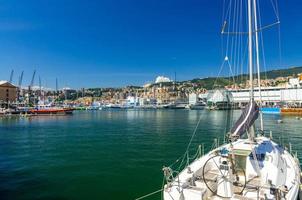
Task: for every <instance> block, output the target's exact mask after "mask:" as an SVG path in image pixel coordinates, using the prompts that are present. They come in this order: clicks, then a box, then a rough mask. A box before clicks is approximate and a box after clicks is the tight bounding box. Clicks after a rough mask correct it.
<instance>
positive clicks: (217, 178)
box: [163, 0, 301, 200]
mask: <svg viewBox="0 0 302 200" xmlns="http://www.w3.org/2000/svg"><path fill="white" fill-rule="evenodd" d="M244 2H245V3H246V8H247V22H248V23H247V24H248V31H247V32H246V33H243V32H241V33H240V34H247V35H248V66H249V85H250V102H249V104H248V105H247V106H246V107H245V108H244V110H243V111H242V115H241V116H240V118H239V119H238V120H237V121H236V123H235V124H234V126H233V127H232V128H231V130H230V132H229V133H228V143H225V144H223V145H221V146H219V145H218V144H217V143H216V145H215V147H214V148H213V150H211V151H210V152H209V153H207V154H204V155H202V154H201V153H200V154H199V155H198V156H197V157H196V159H194V161H193V162H191V163H189V161H190V159H189V157H190V156H189V152H188V149H189V148H188V149H187V151H186V152H185V154H184V156H183V159H178V160H177V162H178V161H179V160H182V163H185V165H184V167H183V168H182V169H180V171H177V170H175V169H172V168H173V167H164V168H163V172H164V177H165V181H166V182H165V184H164V187H163V199H164V200H200V199H234V200H235V199H238V200H252V199H253V200H258V199H263V200H266V199H276V200H281V199H284V200H285V199H287V200H296V199H297V198H298V196H299V192H300V184H301V182H300V178H301V175H300V173H301V172H300V164H299V160H298V158H297V155H293V154H292V151H291V145H290V148H289V150H288V149H286V148H285V147H283V146H282V145H281V144H277V143H276V142H274V141H273V139H272V134H270V135H269V136H267V135H266V134H264V133H265V131H264V128H263V120H262V113H261V111H259V110H260V109H259V107H258V104H259V106H260V107H261V95H260V102H258V103H257V102H255V101H254V86H253V73H254V72H253V68H254V65H255V66H256V67H257V75H258V76H257V80H258V85H259V93H260V94H261V87H260V70H259V51H258V48H259V47H258V32H259V30H261V29H262V27H259V28H258V23H257V17H258V14H257V9H258V6H257V0H245V1H244ZM225 25H226V24H224V26H225ZM223 29H224V28H223ZM254 54H255V55H254ZM254 56H255V57H254ZM258 117H259V118H260V131H259V132H257V131H255V130H256V129H255V121H256V120H257V119H258ZM222 134H223V133H222ZM193 135H194V134H193ZM245 135H246V136H247V137H244V136H245ZM300 198H301V197H300Z"/></svg>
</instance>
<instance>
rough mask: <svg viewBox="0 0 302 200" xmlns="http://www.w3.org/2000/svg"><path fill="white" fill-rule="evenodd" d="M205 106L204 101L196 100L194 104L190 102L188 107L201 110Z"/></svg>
mask: <svg viewBox="0 0 302 200" xmlns="http://www.w3.org/2000/svg"><path fill="white" fill-rule="evenodd" d="M205 107H206V103H204V102H196V103H195V104H190V105H189V108H190V109H191V110H203V109H205Z"/></svg>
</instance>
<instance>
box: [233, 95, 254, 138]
mask: <svg viewBox="0 0 302 200" xmlns="http://www.w3.org/2000/svg"><path fill="white" fill-rule="evenodd" d="M258 115H259V107H258V106H257V104H256V103H255V101H251V102H250V103H249V104H248V105H247V106H246V107H245V108H244V109H243V111H242V114H241V116H240V117H239V119H238V120H237V121H236V123H235V124H234V126H233V127H232V129H231V136H233V137H240V136H242V135H243V134H244V133H245V132H246V131H247V130H248V129H249V128H250V127H251V126H252V125H253V124H254V122H255V120H256V119H257V118H258Z"/></svg>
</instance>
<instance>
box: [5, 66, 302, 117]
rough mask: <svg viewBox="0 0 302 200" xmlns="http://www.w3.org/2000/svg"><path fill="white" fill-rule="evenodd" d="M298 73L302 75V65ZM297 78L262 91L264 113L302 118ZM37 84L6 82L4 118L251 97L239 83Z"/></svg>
mask: <svg viewBox="0 0 302 200" xmlns="http://www.w3.org/2000/svg"><path fill="white" fill-rule="evenodd" d="M297 69H298V70H301V72H302V67H301V68H297ZM34 73H35V72H34ZM295 76H296V77H292V76H290V77H282V78H279V79H282V80H283V81H282V84H281V85H276V86H269V87H268V86H262V87H261V101H262V107H263V112H264V113H271V114H292V115H301V114H302V110H301V109H302V75H301V74H300V73H298V74H296V75H295ZM157 79H158V78H157ZM32 80H34V76H33V79H32ZM276 80H278V78H277V79H276ZM157 81H158V80H157ZM270 81H271V80H270ZM33 84H34V81H32V84H30V86H29V87H25V88H24V87H22V86H21V84H20V85H19V86H16V85H14V84H13V83H10V82H9V81H1V82H0V93H1V95H0V102H1V104H0V105H1V108H0V116H1V115H2V116H8V115H27V116H38V115H56V114H60V115H65V114H72V112H73V110H94V111H95V110H103V109H190V110H202V109H209V110H213V109H214V110H215V109H218V110H227V109H242V108H244V106H245V105H246V104H247V103H248V99H249V89H246V88H241V89H240V88H237V89H234V85H226V86H225V87H220V88H217V89H209V90H207V89H206V88H202V87H201V88H198V89H197V90H196V89H195V90H193V86H186V87H185V86H184V83H180V82H179V83H176V82H173V81H171V80H169V82H160V84H159V83H158V82H156V81H155V83H154V84H153V85H147V86H143V87H125V88H119V89H108V88H101V89H98V90H99V92H97V94H96V93H95V91H94V90H96V89H84V88H83V89H81V90H73V89H70V88H63V89H58V88H57V89H56V90H44V87H43V86H41V85H40V86H39V87H35V89H31V88H32V87H33ZM265 84H267V83H266V82H265ZM255 90H256V92H255V100H256V101H258V102H259V101H260V96H259V92H258V90H259V88H255ZM92 91H94V92H93V93H92ZM7 97H9V98H7Z"/></svg>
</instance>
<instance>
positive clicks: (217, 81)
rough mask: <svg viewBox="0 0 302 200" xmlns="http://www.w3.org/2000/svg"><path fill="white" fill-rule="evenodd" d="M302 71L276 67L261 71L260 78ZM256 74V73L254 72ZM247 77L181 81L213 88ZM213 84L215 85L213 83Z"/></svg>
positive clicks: (301, 71) (271, 77)
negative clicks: (275, 68)
mask: <svg viewBox="0 0 302 200" xmlns="http://www.w3.org/2000/svg"><path fill="white" fill-rule="evenodd" d="M299 73H302V67H292V68H287V69H277V70H270V71H266V72H261V73H260V76H261V78H262V79H275V78H277V77H288V76H297V74H299ZM255 75H256V74H255ZM247 79H248V75H247V74H242V75H237V76H235V77H218V78H216V77H207V78H197V79H193V80H190V81H183V83H186V82H191V83H196V84H197V85H198V86H197V87H203V88H206V89H213V88H214V87H224V86H226V85H229V84H231V83H233V80H235V82H236V83H243V82H245V81H246V80H247ZM214 84H215V85H214Z"/></svg>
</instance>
